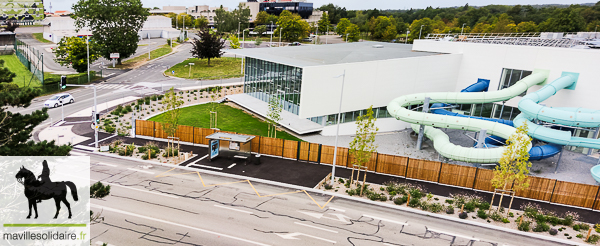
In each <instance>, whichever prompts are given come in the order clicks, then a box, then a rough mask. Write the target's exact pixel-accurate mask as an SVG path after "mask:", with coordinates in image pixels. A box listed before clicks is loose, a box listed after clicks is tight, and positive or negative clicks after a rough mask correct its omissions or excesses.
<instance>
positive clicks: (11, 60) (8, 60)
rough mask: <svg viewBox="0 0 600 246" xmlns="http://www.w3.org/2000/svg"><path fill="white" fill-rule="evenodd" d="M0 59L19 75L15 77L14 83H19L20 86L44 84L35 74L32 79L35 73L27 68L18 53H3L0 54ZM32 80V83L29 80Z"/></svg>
mask: <svg viewBox="0 0 600 246" xmlns="http://www.w3.org/2000/svg"><path fill="white" fill-rule="evenodd" d="M0 60H4V67H6V68H8V69H9V70H10V71H11V72H13V73H15V74H16V75H17V77H15V78H14V79H13V83H15V84H17V85H19V87H26V86H29V87H37V86H41V85H42V83H41V82H40V81H39V80H38V79H37V77H35V76H33V79H31V76H32V75H33V74H32V73H31V72H29V70H27V68H26V67H25V66H24V65H23V63H21V61H19V58H17V56H16V55H3V56H0ZM30 80H31V83H30V82H29V81H30Z"/></svg>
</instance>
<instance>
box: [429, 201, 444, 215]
mask: <svg viewBox="0 0 600 246" xmlns="http://www.w3.org/2000/svg"><path fill="white" fill-rule="evenodd" d="M429 210H430V211H431V212H433V213H439V212H441V211H442V210H444V206H442V204H439V203H433V204H431V206H429Z"/></svg>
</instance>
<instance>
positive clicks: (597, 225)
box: [594, 224, 600, 233]
mask: <svg viewBox="0 0 600 246" xmlns="http://www.w3.org/2000/svg"><path fill="white" fill-rule="evenodd" d="M594 229H596V232H598V233H600V224H596V225H595V226H594Z"/></svg>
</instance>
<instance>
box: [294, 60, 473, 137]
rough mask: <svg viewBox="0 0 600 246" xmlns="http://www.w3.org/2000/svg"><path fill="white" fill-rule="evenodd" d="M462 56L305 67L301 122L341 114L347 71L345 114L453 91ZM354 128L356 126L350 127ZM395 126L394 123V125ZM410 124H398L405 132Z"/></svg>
mask: <svg viewBox="0 0 600 246" xmlns="http://www.w3.org/2000/svg"><path fill="white" fill-rule="evenodd" d="M461 58H462V55H460V54H452V55H432V56H422V57H412V58H401V59H391V60H382V61H372V62H361V63H348V64H336V65H326V66H314V67H305V68H304V70H303V76H302V89H301V91H302V92H301V95H302V96H301V98H300V114H299V116H300V117H301V118H310V117H318V116H323V115H329V114H336V113H337V112H338V107H339V102H340V100H339V99H340V90H341V86H342V78H341V77H340V78H334V77H335V76H338V75H340V74H342V73H343V72H344V69H345V70H346V78H345V84H344V96H343V102H342V112H349V111H355V110H362V109H366V108H368V107H369V106H371V105H373V107H374V108H375V107H383V106H387V105H388V103H389V102H390V101H391V100H392V99H394V98H396V97H399V96H402V95H407V94H413V93H420V92H441V91H454V89H455V87H456V78H457V76H458V70H459V64H460V63H461ZM351 124H353V123H351ZM393 125H395V123H394V124H393ZM407 126H408V124H402V123H398V125H395V126H394V127H397V128H396V130H397V129H402V128H404V127H407Z"/></svg>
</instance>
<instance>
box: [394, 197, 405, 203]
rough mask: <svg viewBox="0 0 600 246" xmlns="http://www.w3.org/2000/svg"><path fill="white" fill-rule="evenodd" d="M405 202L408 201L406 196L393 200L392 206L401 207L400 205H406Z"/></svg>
mask: <svg viewBox="0 0 600 246" xmlns="http://www.w3.org/2000/svg"><path fill="white" fill-rule="evenodd" d="M406 200H408V197H406V196H402V197H398V198H396V199H394V204H396V205H402V204H405V203H406Z"/></svg>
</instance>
